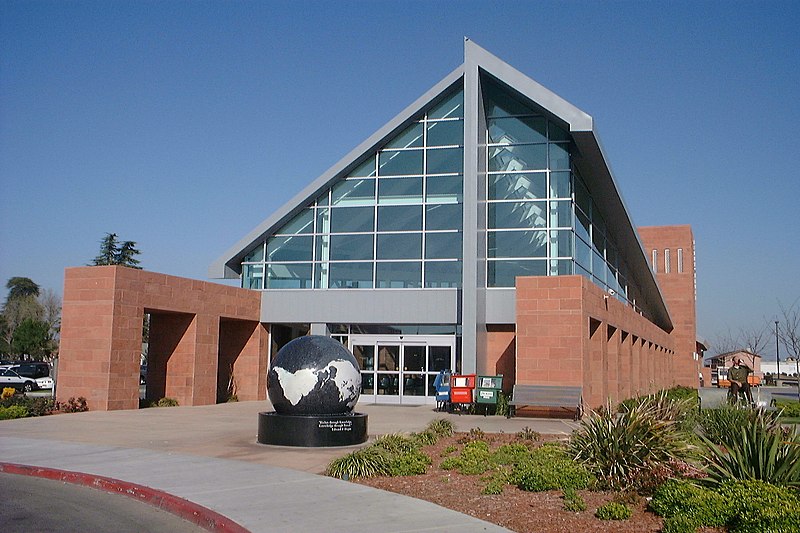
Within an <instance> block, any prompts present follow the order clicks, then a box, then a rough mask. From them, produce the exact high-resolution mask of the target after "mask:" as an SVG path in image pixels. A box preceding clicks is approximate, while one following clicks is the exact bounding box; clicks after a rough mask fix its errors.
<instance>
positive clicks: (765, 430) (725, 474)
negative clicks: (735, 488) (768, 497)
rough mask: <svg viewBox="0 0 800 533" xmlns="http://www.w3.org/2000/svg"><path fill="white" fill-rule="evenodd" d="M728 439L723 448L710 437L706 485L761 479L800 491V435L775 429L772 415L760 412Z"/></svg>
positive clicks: (706, 442)
mask: <svg viewBox="0 0 800 533" xmlns="http://www.w3.org/2000/svg"><path fill="white" fill-rule="evenodd" d="M733 435H735V436H736V437H737V438H733V436H728V437H726V441H727V442H725V443H724V446H719V445H717V444H716V443H714V442H712V441H711V440H709V439H707V438H705V437H704V438H703V439H704V443H705V454H704V457H705V460H706V463H707V466H706V471H707V474H708V479H707V482H708V483H709V484H712V485H717V484H721V483H724V482H726V481H729V480H751V479H753V480H762V481H766V482H768V483H772V484H774V485H786V486H790V487H796V488H800V435H799V434H798V433H797V431H796V430H792V431H789V430H786V429H784V428H782V427H780V426H777V427H775V425H774V424H773V420H772V418H771V417H770V415H767V414H764V413H759V414H757V416H755V417H754V418H752V419H751V420H748V421H747V425H746V426H744V427H741V428H738V430H736V431H734V433H733Z"/></svg>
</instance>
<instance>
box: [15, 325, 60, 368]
mask: <svg viewBox="0 0 800 533" xmlns="http://www.w3.org/2000/svg"><path fill="white" fill-rule="evenodd" d="M11 351H12V352H13V353H15V354H17V355H30V356H31V357H32V358H33V359H34V360H36V361H41V360H43V359H44V358H45V357H46V356H48V355H50V353H51V352H52V351H53V345H52V337H51V336H50V326H48V325H47V323H45V322H42V321H41V320H35V319H32V318H26V319H25V320H24V321H23V322H22V324H20V325H19V326H18V327H17V328H16V329H15V330H14V337H13V339H12V340H11Z"/></svg>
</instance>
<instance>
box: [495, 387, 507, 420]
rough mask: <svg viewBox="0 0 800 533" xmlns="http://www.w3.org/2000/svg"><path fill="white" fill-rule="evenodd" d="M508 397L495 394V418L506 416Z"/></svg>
mask: <svg viewBox="0 0 800 533" xmlns="http://www.w3.org/2000/svg"><path fill="white" fill-rule="evenodd" d="M508 409H509V405H508V396H506V395H505V393H503V392H498V393H497V406H496V407H495V411H494V414H496V415H497V416H506V415H508Z"/></svg>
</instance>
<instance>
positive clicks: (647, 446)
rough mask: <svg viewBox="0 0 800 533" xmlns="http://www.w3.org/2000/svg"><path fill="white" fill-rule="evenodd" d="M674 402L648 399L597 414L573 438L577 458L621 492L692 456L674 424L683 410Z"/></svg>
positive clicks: (572, 448)
mask: <svg viewBox="0 0 800 533" xmlns="http://www.w3.org/2000/svg"><path fill="white" fill-rule="evenodd" d="M669 402H671V400H667V399H666V398H660V397H656V398H652V397H644V398H641V399H640V401H639V402H637V403H631V404H627V405H626V406H624V407H623V409H622V412H621V413H614V412H613V411H612V410H611V408H610V406H608V407H607V408H606V409H603V410H601V411H600V412H592V413H591V414H590V415H589V416H588V417H587V418H586V419H585V420H584V421H583V422H582V423H581V427H580V428H578V430H577V431H576V432H575V433H574V434H573V436H572V439H571V440H570V444H569V450H570V452H571V454H572V456H573V457H574V458H575V460H577V461H579V462H581V463H584V464H585V465H586V466H587V467H588V468H589V470H590V471H591V472H592V473H593V474H594V475H595V476H597V478H598V481H599V482H600V483H601V484H603V485H606V486H608V487H611V488H616V489H622V488H627V487H628V486H630V485H632V484H633V483H634V481H635V479H636V477H637V475H639V474H640V473H642V472H644V471H646V470H648V469H652V468H653V467H655V466H659V465H669V463H670V462H671V461H673V460H675V459H682V458H684V457H686V456H688V455H689V453H690V451H691V447H690V446H689V445H688V444H687V443H686V438H685V433H684V432H682V431H681V430H680V429H679V428H678V426H677V423H676V421H675V420H674V414H675V412H676V410H677V409H678V408H679V407H677V406H674V405H669ZM667 415H669V416H667ZM670 418H672V419H670Z"/></svg>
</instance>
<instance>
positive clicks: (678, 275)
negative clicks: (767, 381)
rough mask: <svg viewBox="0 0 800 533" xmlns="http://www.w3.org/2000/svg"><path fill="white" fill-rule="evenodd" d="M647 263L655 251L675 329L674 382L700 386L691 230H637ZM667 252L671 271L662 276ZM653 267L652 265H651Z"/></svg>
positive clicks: (689, 228) (657, 277) (659, 283)
mask: <svg viewBox="0 0 800 533" xmlns="http://www.w3.org/2000/svg"><path fill="white" fill-rule="evenodd" d="M638 231H639V235H640V236H641V238H642V243H643V244H644V247H645V250H646V251H647V258H648V261H652V257H653V250H656V254H657V257H658V264H657V268H656V279H657V280H658V285H659V287H661V292H662V293H663V295H664V300H665V301H666V303H667V308H668V309H669V315H670V317H671V318H672V324H673V325H674V326H675V329H674V330H673V331H672V336H673V337H674V338H675V353H676V354H677V355H678V357H677V358H676V361H677V364H676V366H675V373H676V378H677V382H678V384H680V385H685V386H687V387H697V386H698V385H699V372H700V368H701V366H702V361H700V360H699V359H698V360H697V361H696V360H695V359H694V353H695V351H696V348H697V311H696V305H695V264H694V236H693V235H692V228H691V227H690V226H653V227H643V228H638ZM679 248H680V249H682V250H683V272H678V249H679ZM667 249H668V250H669V251H670V257H671V260H670V263H671V264H670V271H669V272H665V271H664V270H665V268H664V250H667ZM651 267H652V265H651Z"/></svg>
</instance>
